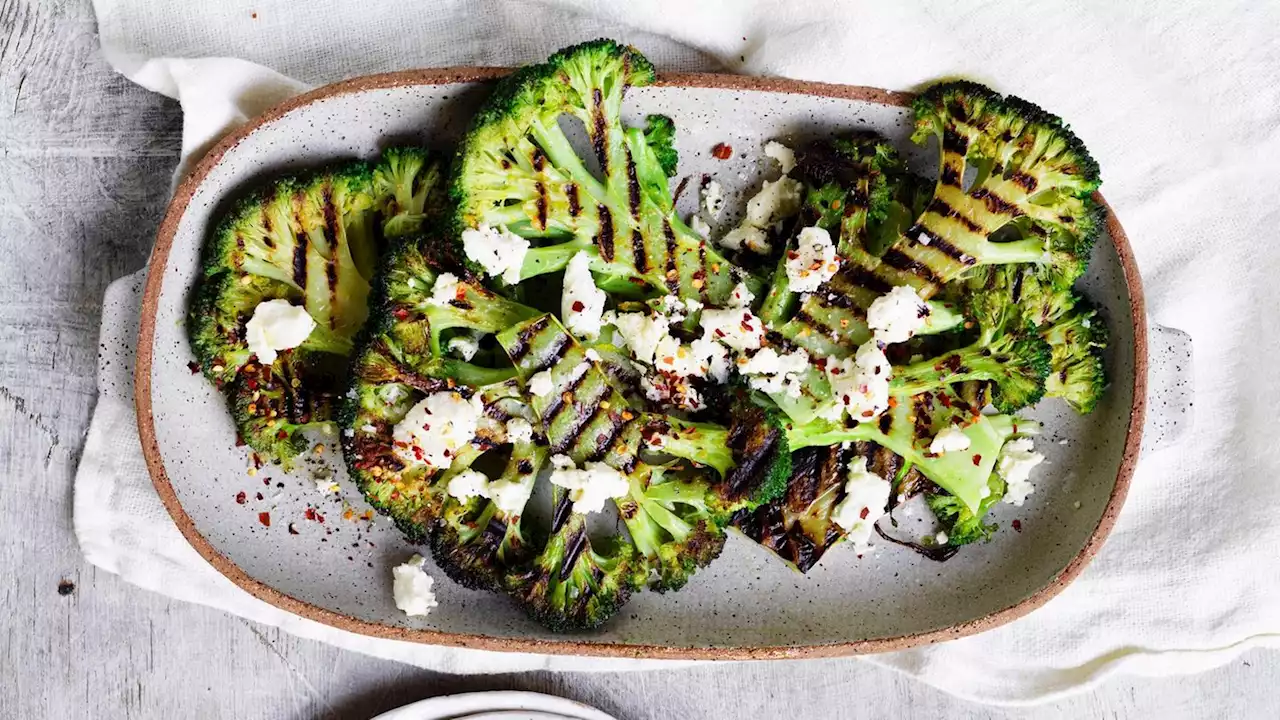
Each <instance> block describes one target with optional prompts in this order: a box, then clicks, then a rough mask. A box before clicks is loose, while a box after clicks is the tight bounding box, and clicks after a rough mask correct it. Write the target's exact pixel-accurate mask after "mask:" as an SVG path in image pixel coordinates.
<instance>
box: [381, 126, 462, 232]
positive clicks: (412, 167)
mask: <svg viewBox="0 0 1280 720" xmlns="http://www.w3.org/2000/svg"><path fill="white" fill-rule="evenodd" d="M443 171H444V169H443V168H442V167H441V164H440V163H439V162H436V161H435V159H434V158H433V157H432V155H431V153H429V152H428V151H426V150H424V149H422V148H418V147H391V148H387V149H386V150H384V151H383V152H382V156H381V157H380V158H379V159H378V162H377V164H375V165H374V167H373V193H374V197H375V200H376V202H377V206H376V207H377V210H378V213H379V214H380V215H381V216H382V233H383V235H384V236H385V237H388V238H394V237H401V236H403V235H409V234H412V233H417V232H420V231H421V230H422V229H423V226H424V224H425V223H426V222H427V218H428V217H432V216H435V215H437V214H438V213H439V212H440V211H441V210H442V209H443V205H444V200H445V197H444V195H445V194H444V193H443V192H441V191H440V188H441V187H442V178H441V175H442V174H443Z"/></svg>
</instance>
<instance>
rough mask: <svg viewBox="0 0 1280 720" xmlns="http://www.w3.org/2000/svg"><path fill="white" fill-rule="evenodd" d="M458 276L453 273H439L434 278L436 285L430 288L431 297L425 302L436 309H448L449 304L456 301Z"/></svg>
mask: <svg viewBox="0 0 1280 720" xmlns="http://www.w3.org/2000/svg"><path fill="white" fill-rule="evenodd" d="M458 290H459V287H458V276H457V275H454V274H453V273H450V272H447V273H440V275H439V276H437V277H436V284H435V285H433V286H431V297H429V298H427V302H428V303H430V304H431V305H435V306H437V307H448V306H449V304H450V303H452V302H453V301H454V300H457V299H458Z"/></svg>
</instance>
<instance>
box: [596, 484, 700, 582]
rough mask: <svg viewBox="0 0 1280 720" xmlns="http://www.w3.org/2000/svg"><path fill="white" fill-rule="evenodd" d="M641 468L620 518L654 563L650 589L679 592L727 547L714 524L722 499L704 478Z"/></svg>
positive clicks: (622, 502)
mask: <svg viewBox="0 0 1280 720" xmlns="http://www.w3.org/2000/svg"><path fill="white" fill-rule="evenodd" d="M637 469H638V470H640V472H635V471H633V472H632V473H631V474H630V475H629V480H630V481H631V490H630V492H629V493H628V495H627V496H626V497H624V498H620V499H619V500H618V501H617V506H618V515H619V516H621V517H622V521H623V523H625V524H626V526H627V534H628V535H629V537H630V539H631V542H632V543H633V544H634V545H635V548H636V552H637V554H638V555H639V556H640V557H642V558H644V559H645V560H646V561H647V562H648V564H649V567H650V569H651V574H652V580H651V582H650V587H652V588H653V589H655V590H657V591H659V592H666V591H668V590H679V589H680V588H682V587H684V585H685V584H686V583H687V582H688V581H689V578H690V577H691V576H692V575H693V574H694V572H696V571H697V569H698V568H701V567H706V566H707V565H709V564H710V563H711V561H712V560H715V559H716V558H717V557H719V555H720V551H721V550H722V549H723V548H724V541H725V534H724V530H723V529H722V527H721V525H722V523H718V522H716V521H715V520H714V519H713V517H714V515H715V513H716V510H715V509H714V508H713V507H712V505H713V504H714V502H715V501H716V499H717V498H716V496H715V494H714V490H713V489H712V487H711V486H710V484H709V483H708V482H707V481H706V480H704V479H702V478H697V479H689V478H686V479H681V478H678V477H675V476H674V474H673V476H672V477H668V476H667V474H666V473H665V472H664V470H663V468H661V467H652V466H647V465H646V466H638V468H637ZM646 473H647V474H646Z"/></svg>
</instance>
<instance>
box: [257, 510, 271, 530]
mask: <svg viewBox="0 0 1280 720" xmlns="http://www.w3.org/2000/svg"><path fill="white" fill-rule="evenodd" d="M258 522H260V523H262V524H263V525H265V526H267V527H271V513H269V512H260V513H258Z"/></svg>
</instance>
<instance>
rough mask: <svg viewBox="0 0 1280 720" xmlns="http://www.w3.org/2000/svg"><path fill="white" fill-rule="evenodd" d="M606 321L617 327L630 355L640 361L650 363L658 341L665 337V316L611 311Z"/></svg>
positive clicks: (666, 324) (666, 323)
mask: <svg viewBox="0 0 1280 720" xmlns="http://www.w3.org/2000/svg"><path fill="white" fill-rule="evenodd" d="M606 321H607V322H608V323H609V324H611V325H613V326H614V327H615V328H617V329H618V334H619V335H621V336H622V341H623V342H624V343H626V345H627V348H628V349H630V350H631V355H632V357H634V358H635V359H636V360H639V361H640V362H642V363H647V364H652V363H653V354H654V352H655V351H656V350H657V348H658V343H660V342H662V339H663V338H665V337H667V333H668V331H667V326H668V325H669V323H668V321H667V318H666V317H664V316H662V315H651V314H649V313H613V314H610V315H609V316H608V318H607V319H606Z"/></svg>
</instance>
